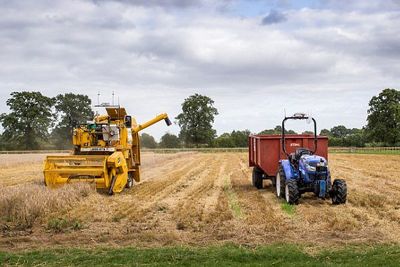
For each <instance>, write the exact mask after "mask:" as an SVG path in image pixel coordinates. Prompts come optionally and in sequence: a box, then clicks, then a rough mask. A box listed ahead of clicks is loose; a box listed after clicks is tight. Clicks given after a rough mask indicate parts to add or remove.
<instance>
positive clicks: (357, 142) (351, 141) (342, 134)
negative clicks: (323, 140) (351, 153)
mask: <svg viewBox="0 0 400 267" xmlns="http://www.w3.org/2000/svg"><path fill="white" fill-rule="evenodd" d="M320 135H324V136H328V137H329V146H355V147H363V146H365V144H366V142H367V139H366V136H365V131H364V129H357V128H353V129H348V128H346V127H345V126H343V125H339V126H335V127H332V128H331V130H327V129H323V130H321V133H320Z"/></svg>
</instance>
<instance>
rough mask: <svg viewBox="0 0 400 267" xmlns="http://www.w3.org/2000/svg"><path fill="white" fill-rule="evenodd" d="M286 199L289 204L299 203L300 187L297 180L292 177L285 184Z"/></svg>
mask: <svg viewBox="0 0 400 267" xmlns="http://www.w3.org/2000/svg"><path fill="white" fill-rule="evenodd" d="M285 199H286V202H287V203H289V204H292V205H293V204H298V203H299V199H300V192H299V187H298V186H297V181H296V180H294V179H290V180H288V181H286V185H285Z"/></svg>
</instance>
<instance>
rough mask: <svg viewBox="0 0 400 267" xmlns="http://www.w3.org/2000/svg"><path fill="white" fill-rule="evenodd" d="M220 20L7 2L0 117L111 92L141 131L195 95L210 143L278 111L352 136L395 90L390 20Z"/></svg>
mask: <svg viewBox="0 0 400 267" xmlns="http://www.w3.org/2000/svg"><path fill="white" fill-rule="evenodd" d="M127 2H130V3H127ZM194 2H195V1H194ZM146 3H147V4H146ZM160 3H164V4H160ZM226 3H228V2H226ZM232 3H233V2H230V4H231V5H232ZM360 3H361V2H360ZM390 7H392V6H390ZM219 10H220V6H217V5H215V4H212V3H211V1H204V2H202V3H200V4H193V2H192V3H191V2H190V1H172V2H171V3H169V5H165V2H163V1H152V2H151V3H150V4H149V3H148V2H146V1H94V2H93V1H57V2H54V1H24V2H4V3H3V4H2V5H1V8H0V15H1V16H0V29H1V32H0V43H1V44H2V45H1V47H0V48H1V50H2V51H1V53H0V62H1V63H2V64H1V65H0V103H3V104H2V105H1V106H0V112H5V111H6V110H7V108H6V106H5V101H6V99H7V98H8V96H9V93H10V92H12V91H14V90H40V91H42V92H43V93H45V94H48V95H50V96H54V95H56V94H58V93H65V92H68V91H71V90H72V91H74V92H79V93H86V94H88V95H89V96H90V97H91V98H92V99H93V100H94V101H97V100H96V99H97V96H96V95H97V92H98V91H101V93H102V100H106V98H109V99H110V98H111V92H112V91H113V90H114V91H115V92H116V93H117V95H118V96H119V97H120V101H121V103H122V104H123V105H125V106H127V109H128V110H129V111H130V112H131V113H133V114H134V115H137V117H138V120H139V121H142V120H145V119H148V118H150V117H152V116H153V115H155V114H157V113H160V112H164V111H166V112H169V113H170V115H171V117H175V116H176V115H177V114H178V113H179V111H180V104H181V102H182V101H183V99H184V98H186V97H187V96H189V95H190V94H193V93H196V92H199V93H203V94H206V95H209V96H210V97H212V98H213V99H214V100H215V104H216V107H217V108H218V109H219V112H220V115H219V116H218V118H217V120H216V124H215V127H216V128H217V130H218V133H222V132H223V131H231V130H233V129H244V128H249V129H250V130H252V131H259V130H262V129H264V128H271V127H274V126H275V125H277V124H279V123H280V121H281V118H282V116H283V110H284V109H286V110H287V112H288V113H293V112H297V111H306V112H308V111H311V112H312V113H313V115H314V116H316V118H317V119H318V120H319V122H320V126H321V127H323V128H330V127H332V126H334V125H337V124H345V125H346V126H349V127H361V126H362V125H363V124H364V123H365V117H366V109H367V104H368V101H369V99H370V98H371V97H372V96H373V95H376V94H377V93H378V92H379V91H380V90H381V89H383V88H386V87H395V88H396V87H397V88H398V84H399V81H400V78H399V77H400V75H399V74H400V63H399V62H400V61H399V60H398V59H399V55H400V47H399V44H400V40H399V38H400V37H399V36H400V30H399V29H400V27H399V25H400V11H399V10H398V9H397V10H396V9H394V8H388V7H387V6H383V7H381V9H378V8H375V9H372V8H371V6H369V7H366V6H363V7H360V6H358V7H354V6H352V7H348V8H344V7H343V6H342V7H340V8H339V7H337V6H334V5H333V4H328V5H326V6H324V8H322V9H321V8H319V9H312V8H300V9H286V10H285V11H284V14H285V18H286V21H285V22H284V23H277V24H269V25H266V26H263V25H261V21H262V19H263V17H265V16H262V15H261V16H248V17H243V16H242V17H238V16H236V15H234V14H230V13H229V12H228V11H224V12H219ZM166 130H167V128H166V127H165V126H164V125H157V126H156V127H154V128H151V129H149V130H148V132H149V133H151V134H153V135H155V136H157V137H160V136H161V135H162V134H163V133H164V131H166ZM178 130H179V129H178V127H177V126H174V127H173V128H172V130H171V131H172V132H175V133H176V132H178Z"/></svg>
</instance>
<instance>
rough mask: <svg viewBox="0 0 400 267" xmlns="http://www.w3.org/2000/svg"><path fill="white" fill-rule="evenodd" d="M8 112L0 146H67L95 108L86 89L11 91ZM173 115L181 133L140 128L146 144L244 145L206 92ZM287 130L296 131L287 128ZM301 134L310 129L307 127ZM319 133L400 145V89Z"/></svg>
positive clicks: (354, 142)
mask: <svg viewBox="0 0 400 267" xmlns="http://www.w3.org/2000/svg"><path fill="white" fill-rule="evenodd" d="M6 104H7V106H8V107H9V109H10V112H9V113H3V114H1V115H0V123H1V125H2V127H3V132H2V134H1V135H0V150H18V149H22V150H24V149H26V150H34V149H53V148H55V149H69V148H70V147H71V146H72V144H71V136H72V130H73V128H74V127H75V126H76V125H78V124H80V123H85V122H86V121H88V120H92V119H93V116H94V112H93V111H92V109H91V100H90V98H89V97H88V96H86V95H80V94H73V93H67V94H59V95H57V96H56V97H53V98H50V97H47V96H44V95H42V94H41V93H40V92H13V93H11V97H10V98H9V99H8V100H7V102H6ZM181 106H182V111H181V113H180V114H179V115H178V116H176V117H175V123H176V124H178V125H179V127H180V132H179V135H174V134H171V133H165V134H164V135H163V136H162V137H161V139H160V142H157V141H156V140H155V138H154V137H153V136H151V135H149V134H147V133H143V134H141V145H142V147H146V148H157V147H159V148H181V147H223V148H227V147H246V146H247V140H248V136H249V135H250V133H251V132H250V130H248V129H246V130H233V131H232V132H227V133H223V134H221V135H219V136H217V134H216V130H215V129H214V128H213V123H214V120H215V116H217V115H218V110H217V108H216V107H215V106H214V101H213V100H212V99H211V98H209V97H208V96H204V95H200V94H195V95H192V96H189V97H188V98H186V99H185V100H184V101H183V103H182V105H181ZM281 132H282V127H281V126H279V125H278V126H276V127H275V128H273V129H265V130H263V131H261V132H259V133H258V134H277V135H280V134H281ZM285 133H287V134H297V133H296V132H295V131H293V130H289V129H288V130H286V129H285ZM302 134H312V132H309V131H306V132H302ZM319 134H320V135H324V136H328V137H329V145H330V146H357V147H363V146H399V145H400V91H399V90H396V89H384V90H383V91H382V92H381V93H380V94H379V95H377V96H374V97H372V98H371V100H370V101H369V109H368V110H367V124H366V125H365V126H364V127H362V128H361V129H357V128H346V127H345V126H344V125H338V126H334V127H332V128H331V129H322V130H321V131H320V132H319Z"/></svg>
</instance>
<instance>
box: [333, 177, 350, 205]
mask: <svg viewBox="0 0 400 267" xmlns="http://www.w3.org/2000/svg"><path fill="white" fill-rule="evenodd" d="M331 196H332V204H333V205H339V204H344V203H346V200H347V184H346V181H345V180H343V179H335V180H334V181H333V184H332V194H331Z"/></svg>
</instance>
